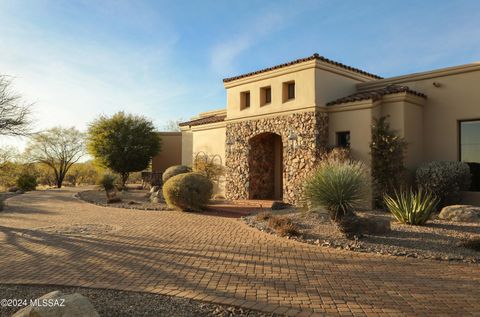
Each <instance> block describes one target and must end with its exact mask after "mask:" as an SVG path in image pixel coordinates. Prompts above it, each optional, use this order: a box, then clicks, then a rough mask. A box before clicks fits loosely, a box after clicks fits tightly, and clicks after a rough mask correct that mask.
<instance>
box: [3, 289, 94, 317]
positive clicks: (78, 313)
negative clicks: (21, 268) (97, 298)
mask: <svg viewBox="0 0 480 317" xmlns="http://www.w3.org/2000/svg"><path fill="white" fill-rule="evenodd" d="M99 316H100V315H99V314H98V312H97V311H96V310H95V308H94V307H93V305H92V303H90V301H89V300H88V298H86V297H85V296H83V295H82V294H79V293H74V294H68V295H65V294H63V293H62V292H60V291H54V292H51V293H48V294H45V295H43V296H42V297H39V298H38V299H37V300H36V304H35V305H29V306H27V307H25V308H22V309H20V310H19V311H17V312H16V313H15V314H13V315H12V317H99Z"/></svg>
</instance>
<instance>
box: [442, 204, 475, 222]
mask: <svg viewBox="0 0 480 317" xmlns="http://www.w3.org/2000/svg"><path fill="white" fill-rule="evenodd" d="M438 218H439V219H442V220H449V221H455V222H479V221H480V207H475V206H471V205H452V206H447V207H444V208H443V209H442V211H440V214H439V215H438Z"/></svg>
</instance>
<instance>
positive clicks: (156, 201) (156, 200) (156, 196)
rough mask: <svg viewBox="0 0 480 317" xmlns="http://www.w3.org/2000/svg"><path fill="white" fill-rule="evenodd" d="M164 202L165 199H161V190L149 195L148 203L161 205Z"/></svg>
mask: <svg viewBox="0 0 480 317" xmlns="http://www.w3.org/2000/svg"><path fill="white" fill-rule="evenodd" d="M164 201H165V199H164V198H163V192H162V191H161V190H158V191H156V192H153V193H152V194H151V195H150V202H152V203H154V204H159V203H163V202H164Z"/></svg>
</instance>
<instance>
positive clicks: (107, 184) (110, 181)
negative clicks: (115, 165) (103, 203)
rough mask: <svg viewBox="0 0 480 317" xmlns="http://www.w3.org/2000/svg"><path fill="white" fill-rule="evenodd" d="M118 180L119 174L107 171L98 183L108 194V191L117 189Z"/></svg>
mask: <svg viewBox="0 0 480 317" xmlns="http://www.w3.org/2000/svg"><path fill="white" fill-rule="evenodd" d="M117 181H118V179H117V176H115V175H113V174H110V173H105V174H103V175H102V176H101V177H100V178H99V179H98V182H97V184H98V185H100V186H101V187H102V188H103V189H104V190H105V192H106V193H107V196H108V193H110V192H111V191H113V190H115V185H116V184H117Z"/></svg>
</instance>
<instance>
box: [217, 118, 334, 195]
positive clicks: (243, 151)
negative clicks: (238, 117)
mask: <svg viewBox="0 0 480 317" xmlns="http://www.w3.org/2000/svg"><path fill="white" fill-rule="evenodd" d="M292 130H294V131H293V132H295V133H296V134H297V135H298V136H299V138H298V144H297V147H293V146H292V145H291V144H289V141H288V136H289V134H290V132H292ZM262 133H274V134H277V135H279V136H280V137H281V139H282V145H283V155H282V160H283V162H282V163H283V199H284V200H285V201H286V202H288V203H291V204H296V203H298V202H300V201H301V196H302V184H303V182H304V180H305V178H306V177H307V176H308V175H309V174H310V173H311V171H312V170H313V169H314V168H315V165H316V163H317V160H318V159H319V157H320V154H321V153H323V152H324V151H325V149H326V146H327V140H328V116H327V114H326V113H321V112H316V111H311V112H304V113H295V114H289V115H283V116H278V117H274V118H268V119H267V118H264V119H260V120H249V121H240V122H236V123H229V124H227V131H226V138H227V140H235V142H234V144H233V146H232V148H231V149H230V150H228V151H227V152H226V167H227V173H226V182H225V184H226V188H225V192H226V197H227V199H232V200H236V199H250V198H252V193H253V194H255V189H256V188H258V187H259V186H258V185H259V184H258V182H259V179H258V177H257V178H256V179H255V178H252V175H251V173H250V165H251V163H252V162H256V160H257V159H258V157H257V156H258V155H260V154H262V152H265V150H266V149H263V150H260V151H257V150H258V147H254V146H252V145H251V144H250V141H253V140H252V138H253V137H256V136H259V135H261V134H262ZM252 151H253V152H252ZM257 152H258V153H257ZM267 152H268V151H267ZM256 154H257V155H256ZM263 161H266V160H265V159H263V160H262V162H260V163H258V162H257V163H255V164H263ZM249 163H250V164H249ZM268 163H269V164H273V162H271V161H269V162H268ZM259 198H261V197H259Z"/></svg>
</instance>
